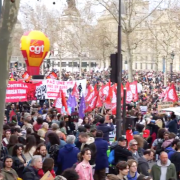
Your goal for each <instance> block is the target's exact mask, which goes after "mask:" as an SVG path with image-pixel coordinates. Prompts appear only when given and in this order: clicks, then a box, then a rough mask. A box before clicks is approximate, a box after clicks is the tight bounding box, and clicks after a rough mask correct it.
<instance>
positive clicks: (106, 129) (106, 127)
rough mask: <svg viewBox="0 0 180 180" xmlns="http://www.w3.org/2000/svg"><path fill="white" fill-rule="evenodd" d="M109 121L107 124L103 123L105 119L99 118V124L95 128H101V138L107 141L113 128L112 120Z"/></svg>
mask: <svg viewBox="0 0 180 180" xmlns="http://www.w3.org/2000/svg"><path fill="white" fill-rule="evenodd" d="M110 121H111V123H110V124H109V125H108V124H105V123H104V122H105V119H104V118H101V119H100V120H99V122H100V124H99V126H97V130H101V131H102V132H103V134H104V135H103V139H104V140H106V141H108V142H109V132H111V131H113V130H114V125H113V123H112V120H110Z"/></svg>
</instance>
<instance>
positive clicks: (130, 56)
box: [126, 33, 133, 82]
mask: <svg viewBox="0 0 180 180" xmlns="http://www.w3.org/2000/svg"><path fill="white" fill-rule="evenodd" d="M126 41H127V42H126V43H127V54H128V80H129V82H132V81H133V68H132V66H133V57H132V50H131V45H130V43H131V42H130V34H129V33H126Z"/></svg>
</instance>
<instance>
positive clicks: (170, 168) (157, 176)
mask: <svg viewBox="0 0 180 180" xmlns="http://www.w3.org/2000/svg"><path fill="white" fill-rule="evenodd" d="M159 158H160V160H158V161H157V164H155V165H153V167H152V169H151V175H152V178H153V180H168V179H169V178H172V177H174V178H176V175H177V174H176V168H175V166H174V164H172V163H171V161H170V160H169V159H168V155H167V153H166V152H161V154H160V157H159Z"/></svg>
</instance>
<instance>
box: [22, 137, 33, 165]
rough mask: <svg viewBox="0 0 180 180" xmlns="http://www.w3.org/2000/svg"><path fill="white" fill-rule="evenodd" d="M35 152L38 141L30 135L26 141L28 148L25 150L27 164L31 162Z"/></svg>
mask: <svg viewBox="0 0 180 180" xmlns="http://www.w3.org/2000/svg"><path fill="white" fill-rule="evenodd" d="M35 151H36V139H35V137H34V136H33V135H29V136H28V137H27V139H26V147H25V149H24V156H25V158H26V161H27V162H29V161H31V159H32V157H33V154H34V152H35Z"/></svg>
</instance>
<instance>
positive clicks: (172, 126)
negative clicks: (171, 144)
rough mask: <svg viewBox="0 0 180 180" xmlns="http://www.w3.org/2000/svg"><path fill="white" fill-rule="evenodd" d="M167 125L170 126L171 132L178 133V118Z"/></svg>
mask: <svg viewBox="0 0 180 180" xmlns="http://www.w3.org/2000/svg"><path fill="white" fill-rule="evenodd" d="M166 127H167V128H168V130H169V132H173V133H175V134H177V131H178V124H177V120H176V119H173V120H171V121H170V122H169V123H168V125H167V126H166Z"/></svg>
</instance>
